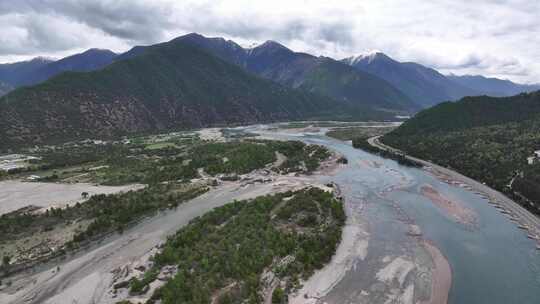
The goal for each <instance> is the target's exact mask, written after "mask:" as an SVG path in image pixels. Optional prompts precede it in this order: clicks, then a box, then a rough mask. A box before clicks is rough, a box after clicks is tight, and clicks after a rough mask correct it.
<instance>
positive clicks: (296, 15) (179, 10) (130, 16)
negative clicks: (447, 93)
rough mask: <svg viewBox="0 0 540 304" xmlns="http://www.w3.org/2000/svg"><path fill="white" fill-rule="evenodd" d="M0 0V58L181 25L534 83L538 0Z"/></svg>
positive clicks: (539, 75)
mask: <svg viewBox="0 0 540 304" xmlns="http://www.w3.org/2000/svg"><path fill="white" fill-rule="evenodd" d="M9 2H10V3H5V2H2V3H0V26H2V29H3V31H2V32H3V35H2V37H0V44H1V45H0V61H6V60H9V59H12V58H15V56H17V58H18V57H20V56H35V55H49V56H50V55H52V56H58V55H62V54H65V53H68V52H73V51H75V50H80V49H83V48H88V47H101V48H111V49H113V50H116V51H123V50H125V49H127V48H128V47H129V46H131V45H133V44H149V43H154V42H159V41H163V40H167V39H169V38H173V37H175V36H178V35H182V34H185V33H189V32H199V33H201V34H205V35H209V36H224V37H226V38H230V39H233V40H236V41H237V42H240V43H244V44H248V43H252V42H261V41H264V40H268V39H272V40H276V41H279V42H281V43H283V44H285V45H287V46H289V47H291V48H292V49H295V50H298V51H306V52H310V53H314V54H316V55H325V56H331V57H337V58H341V57H345V56H350V55H355V54H357V53H360V52H364V51H366V50H370V49H379V50H382V51H384V52H386V53H387V54H388V55H390V56H392V57H394V58H396V59H398V60H401V61H416V62H419V63H423V64H426V65H429V66H432V67H435V68H437V69H440V70H441V71H442V72H445V73H450V72H453V73H457V74H464V73H481V74H486V75H488V76H497V77H503V78H510V79H512V80H516V81H521V82H540V47H539V46H540V1H530V0H508V1H503V0H476V1H465V0H408V1H405V0H402V1H398V0H370V1H368V0H348V1H346V0H334V1H310V0H303V1H295V0H272V1H253V0H250V1H248V0H227V1H225V0H211V1H210V0H196V1H195V0H183V1H174V0H154V1H150V0H149V1H142V0H19V1H9Z"/></svg>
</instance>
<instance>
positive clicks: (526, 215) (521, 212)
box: [368, 136, 540, 248]
mask: <svg viewBox="0 0 540 304" xmlns="http://www.w3.org/2000/svg"><path fill="white" fill-rule="evenodd" d="M379 138H380V136H375V137H371V138H369V139H368V143H369V144H370V145H372V146H375V147H377V148H380V149H383V150H387V151H390V152H397V153H401V154H403V155H405V153H403V152H402V151H401V150H398V149H395V148H392V147H390V146H388V145H385V144H383V143H382V142H381V141H380V140H379ZM405 156H406V157H407V158H408V159H410V160H413V161H416V162H418V163H421V164H422V165H424V166H429V167H431V168H432V169H433V170H435V171H437V172H440V173H442V174H444V175H447V176H449V177H451V178H452V179H454V180H456V181H459V182H462V183H464V184H467V185H469V186H470V187H472V188H473V189H474V190H475V191H477V192H480V193H482V194H485V195H486V196H487V197H489V199H490V200H491V201H493V202H495V203H498V204H499V205H500V206H501V207H502V208H504V209H505V210H507V211H508V212H510V214H511V215H513V216H514V217H515V218H517V219H518V223H519V224H518V225H523V226H527V227H528V230H529V233H530V234H531V235H533V236H536V237H537V240H538V246H540V218H539V217H537V216H535V215H534V214H532V213H530V212H529V211H528V210H527V209H525V208H523V207H522V206H521V205H519V204H518V203H516V202H514V201H513V200H511V199H510V198H508V197H507V196H505V195H504V194H502V193H500V192H499V191H496V190H494V189H492V188H490V187H488V186H486V185H484V184H482V183H480V182H478V181H476V180H474V179H472V178H469V177H467V176H465V175H462V174H460V173H458V172H456V171H452V170H450V169H448V168H445V167H442V166H439V165H436V164H434V163H431V162H428V161H425V160H423V159H419V158H416V157H413V156H409V155H405ZM539 248H540V247H539Z"/></svg>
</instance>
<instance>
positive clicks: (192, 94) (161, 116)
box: [0, 40, 362, 148]
mask: <svg viewBox="0 0 540 304" xmlns="http://www.w3.org/2000/svg"><path fill="white" fill-rule="evenodd" d="M355 111H358V116H357V117H361V115H362V111H360V110H359V109H358V108H354V109H353V108H351V107H349V106H348V105H347V104H345V103H341V102H336V101H335V100H332V99H330V98H327V97H324V96H319V95H315V94H312V93H309V92H306V91H303V90H296V89H291V88H287V87H284V86H282V85H279V84H277V83H275V82H272V81H269V80H266V79H263V78H260V77H257V76H255V75H252V74H250V73H248V72H246V71H244V70H243V69H242V68H240V67H239V66H237V65H234V64H230V63H228V62H226V61H224V60H222V59H220V58H218V57H216V56H213V55H211V54H209V53H207V52H205V51H202V50H201V49H199V48H197V47H194V46H192V45H189V44H187V43H183V42H181V41H178V40H173V41H171V42H168V43H163V44H159V45H155V46H151V47H149V48H147V49H146V50H145V52H144V53H143V54H139V55H138V56H134V57H132V58H128V59H124V60H119V61H116V62H114V63H112V64H110V65H108V66H106V67H105V68H102V69H100V70H96V71H92V72H86V73H81V72H65V73H62V74H60V75H58V76H56V77H53V78H51V79H49V80H48V81H45V82H43V83H41V84H38V85H35V86H30V87H22V88H19V89H17V90H14V91H13V92H11V93H10V94H8V95H6V96H4V97H3V98H2V99H0V148H8V147H15V146H19V145H28V144H32V143H36V144H38V143H51V142H62V141H68V140H71V139H78V138H88V137H100V138H110V137H117V136H120V135H125V134H133V133H143V132H156V131H162V130H173V129H185V128H198V127H204V126H211V125H225V124H248V123H257V122H268V121H280V120H295V119H300V118H302V119H309V118H315V119H328V118H340V117H341V118H355V117H353V116H351V115H352V113H354V112H355Z"/></svg>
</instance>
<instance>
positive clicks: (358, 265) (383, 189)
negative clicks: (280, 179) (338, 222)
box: [267, 132, 540, 304]
mask: <svg viewBox="0 0 540 304" xmlns="http://www.w3.org/2000/svg"><path fill="white" fill-rule="evenodd" d="M272 133H273V132H268V133H267V134H268V135H270V136H271V137H277V138H289V139H300V140H303V141H305V142H307V143H313V144H322V145H325V146H327V147H328V148H330V149H332V150H335V151H337V152H339V153H341V154H343V155H344V156H345V157H346V158H347V159H348V165H347V167H346V168H345V169H343V170H341V171H339V172H338V173H337V175H336V176H334V177H332V180H333V181H334V182H336V183H337V184H338V185H340V187H341V189H342V191H343V195H344V197H345V201H346V205H347V213H348V217H349V222H354V223H359V222H360V223H367V227H368V234H369V246H368V249H367V255H366V256H365V257H363V256H361V255H359V256H357V259H356V261H354V262H353V263H352V265H353V267H350V268H349V269H347V270H346V272H345V274H344V275H343V276H342V277H341V278H340V280H339V281H338V282H336V283H334V284H333V286H332V287H333V288H332V289H331V290H330V291H328V292H326V293H325V294H323V296H322V297H321V299H320V301H319V302H327V303H345V302H354V303H386V302H387V301H389V302H391V301H392V300H393V301H394V302H398V303H399V302H401V303H416V302H417V300H418V296H421V293H424V292H425V288H423V287H425V286H422V284H423V280H422V277H423V276H426V275H427V276H430V275H431V273H430V271H428V270H426V269H425V268H423V267H422V264H423V263H425V262H426V261H427V259H426V258H425V254H426V251H425V250H420V249H421V248H422V247H425V246H421V245H422V243H425V242H428V243H429V244H432V245H433V246H435V247H436V248H438V249H439V250H440V252H441V253H442V255H443V256H444V257H446V259H447V261H448V263H449V264H450V268H451V275H452V280H451V288H450V291H449V294H448V303H455V304H458V303H459V304H462V303H475V304H481V303H486V304H487V303H489V304H494V303H501V304H503V303H505V304H507V303H531V304H532V303H540V250H537V249H536V243H535V242H534V241H533V240H531V239H529V238H527V234H526V233H525V232H524V231H523V230H521V229H519V228H518V227H517V225H516V224H515V223H513V222H512V221H511V220H510V219H509V218H508V217H507V216H505V215H503V214H502V213H500V212H499V211H498V210H497V209H496V208H494V207H493V206H492V205H490V204H489V203H488V201H487V199H486V198H485V197H484V196H482V195H479V194H478V193H475V192H473V191H471V190H468V189H467V188H465V187H460V186H456V185H450V184H447V183H445V182H443V181H441V180H439V179H438V178H437V177H435V176H434V175H432V174H430V173H429V172H427V171H425V170H422V169H417V168H411V167H404V166H401V165H398V164H397V163H396V162H395V161H393V160H389V159H384V158H381V157H378V156H375V155H372V154H369V153H366V152H364V151H362V150H359V149H355V148H353V147H352V146H350V145H348V144H346V143H344V142H342V141H338V140H334V139H331V138H328V137H326V136H323V135H322V132H321V133H319V134H317V133H301V134H291V133H290V132H282V133H279V132H278V133H274V135H272ZM411 226H417V228H419V229H420V230H421V232H422V236H421V237H420V236H418V235H417V234H416V233H412V234H413V235H411V233H410V230H411V229H410V228H411ZM396 257H398V258H399V257H400V258H401V259H399V261H400V263H398V264H401V266H402V267H401V268H400V267H397V266H399V265H397V264H396V263H394V264H392V263H393V262H394V261H396ZM407 261H410V262H411V263H412V266H411V264H410V263H407ZM389 265H390V266H395V267H393V268H394V269H392V267H387V266H389ZM411 268H413V269H411ZM381 269H385V270H389V271H391V270H394V273H393V274H394V275H395V278H396V279H398V280H397V281H398V282H386V283H383V282H381V281H384V276H382V275H381V274H384V271H381ZM405 272H406V273H405ZM381 276H382V277H383V280H381ZM400 280H401V282H399V281H400ZM407 281H409V282H411V283H410V284H413V285H414V288H412V287H410V285H409V284H408V283H407ZM424 281H425V280H424ZM392 288H394V289H398V290H399V289H401V291H395V290H394V291H392V290H391V289H392ZM408 288H409V289H408ZM410 289H412V290H413V291H414V292H413V297H411V295H410V293H411V292H410ZM407 293H409V294H407ZM407 297H408V298H407ZM392 303H393V302H392Z"/></svg>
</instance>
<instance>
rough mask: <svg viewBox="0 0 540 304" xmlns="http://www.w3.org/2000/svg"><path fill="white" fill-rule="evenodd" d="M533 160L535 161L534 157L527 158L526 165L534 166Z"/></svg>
mask: <svg viewBox="0 0 540 304" xmlns="http://www.w3.org/2000/svg"><path fill="white" fill-rule="evenodd" d="M535 159H536V157H534V156H529V157H527V164H529V165H532V164H534V160H535Z"/></svg>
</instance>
